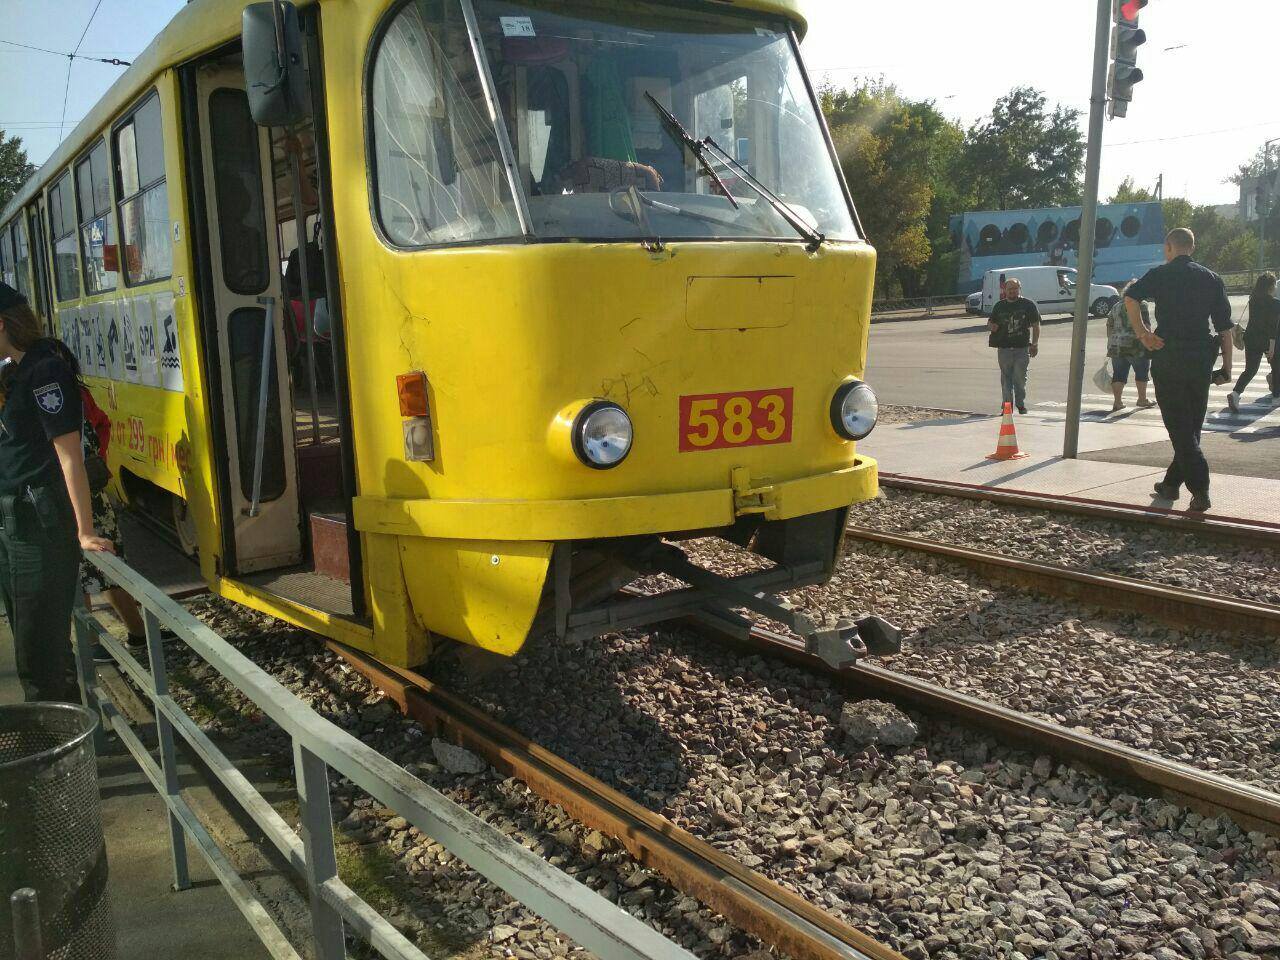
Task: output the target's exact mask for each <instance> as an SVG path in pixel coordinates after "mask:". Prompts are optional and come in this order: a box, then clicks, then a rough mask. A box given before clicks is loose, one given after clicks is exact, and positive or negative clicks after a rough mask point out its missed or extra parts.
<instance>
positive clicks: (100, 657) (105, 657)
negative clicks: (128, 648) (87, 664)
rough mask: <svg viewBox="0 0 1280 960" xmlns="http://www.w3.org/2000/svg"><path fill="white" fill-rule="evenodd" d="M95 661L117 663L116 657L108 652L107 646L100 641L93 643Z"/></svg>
mask: <svg viewBox="0 0 1280 960" xmlns="http://www.w3.org/2000/svg"><path fill="white" fill-rule="evenodd" d="M93 662H94V663H115V658H114V657H113V656H111V654H109V653H107V648H106V647H104V646H103V645H102V644H100V643H95V644H94V645H93Z"/></svg>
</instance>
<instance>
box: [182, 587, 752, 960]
mask: <svg viewBox="0 0 1280 960" xmlns="http://www.w3.org/2000/svg"><path fill="white" fill-rule="evenodd" d="M187 606H188V608H189V609H190V610H191V612H192V613H194V614H195V615H196V616H198V617H200V618H201V619H202V620H204V621H205V622H207V623H208V624H209V625H210V626H212V627H213V628H214V629H216V630H217V631H218V632H219V633H220V634H221V635H222V636H223V637H224V638H226V639H227V640H228V641H229V642H231V643H232V644H233V645H234V646H236V647H237V648H238V649H239V650H240V652H242V653H243V654H245V655H246V656H248V657H249V658H250V659H252V660H253V661H254V662H255V663H257V664H258V665H259V666H261V667H262V668H263V669H265V670H266V671H267V672H268V673H270V674H271V675H272V676H274V677H275V679H277V680H278V681H280V682H281V683H282V684H284V685H285V686H286V687H287V688H288V689H289V690H290V691H291V692H293V693H294V694H295V695H296V696H298V697H299V698H300V699H302V700H303V701H304V702H306V703H308V704H309V705H310V706H311V707H312V709H314V710H316V711H317V712H318V713H320V714H321V715H322V716H324V717H325V718H326V719H328V720H330V721H332V722H334V723H335V724H337V725H338V726H340V727H342V728H344V729H346V730H347V731H348V732H349V733H351V734H353V735H355V736H357V737H359V738H360V739H361V740H363V741H364V742H366V743H368V744H370V745H371V746H373V747H374V748H375V749H377V750H379V751H380V752H382V753H384V754H386V755H387V756H388V757H390V758H391V759H393V760H395V761H396V762H398V763H400V764H401V765H403V766H404V767H405V768H406V769H408V770H409V772H411V773H413V774H414V775H415V776H417V777H419V778H420V779H422V780H423V781H424V782H425V783H427V784H428V785H429V786H431V787H434V788H435V789H437V790H439V791H441V792H442V793H443V794H444V795H445V796H446V797H448V798H449V799H451V800H453V801H454V802H456V803H458V804H460V805H461V806H463V807H464V808H466V809H467V810H469V811H470V812H472V813H474V814H476V815H477V816H479V817H480V818H481V819H483V820H485V821H487V822H488V823H490V824H492V825H493V826H496V827H497V828H498V829H500V830H501V831H502V832H503V833H505V834H507V835H509V836H511V837H512V838H513V839H515V840H516V841H517V842H519V843H521V844H523V845H524V846H526V847H528V848H529V849H531V850H533V851H534V852H535V853H537V854H538V855H540V856H542V857H543V858H544V859H546V860H547V861H548V862H549V863H551V864H552V865H554V866H557V867H559V868H561V869H562V870H564V871H565V872H566V873H568V874H569V875H571V876H573V877H575V878H576V879H577V880H579V881H580V882H582V883H584V884H585V885H587V886H588V887H590V888H591V889H593V890H595V891H596V892H598V893H600V894H601V895H602V896H604V897H605V898H606V899H609V900H611V901H613V902H615V903H618V904H620V905H621V906H622V907H623V908H624V909H625V910H627V911H628V912H630V913H631V914H632V915H633V916H636V917H639V918H641V919H643V920H645V921H646V922H648V923H649V925H650V926H652V927H654V928H655V929H658V930H660V931H661V932H662V933H663V934H665V935H666V936H668V937H669V938H671V939H672V940H674V941H676V942H677V943H680V944H681V945H683V946H685V947H686V948H688V949H689V950H690V951H691V952H693V953H694V954H695V955H696V956H698V957H708V958H712V957H754V958H755V960H768V958H769V957H770V956H772V954H768V953H760V952H759V951H761V944H760V942H759V940H757V939H756V938H755V937H752V936H750V935H748V934H746V933H744V932H743V931H741V930H739V929H737V928H736V927H734V926H732V925H731V924H729V923H728V922H727V921H726V920H725V919H724V918H723V917H721V916H719V915H717V914H715V913H713V912H712V911H710V910H708V909H707V908H706V907H704V906H702V904H700V903H699V902H698V901H696V900H693V899H690V898H688V897H685V896H684V895H683V894H681V893H680V892H679V891H678V890H676V889H675V888H673V887H672V886H671V885H670V884H668V883H667V882H666V881H664V880H663V879H662V878H660V877H658V876H657V875H656V874H654V873H653V872H652V871H650V870H648V869H647V868H645V867H642V866H641V865H640V864H638V863H637V862H636V861H635V860H634V859H633V858H632V857H631V856H630V855H629V854H627V853H626V851H625V850H623V849H622V848H621V847H619V846H618V845H617V844H615V843H614V842H613V841H612V840H610V839H609V838H607V837H605V836H604V835H603V834H601V833H599V832H598V831H595V830H588V829H586V828H584V827H583V826H582V825H580V824H578V823H576V822H574V821H573V820H571V819H570V818H569V817H568V816H567V815H566V814H565V813H564V811H563V810H561V809H560V808H559V807H556V806H554V805H553V804H549V803H546V802H544V801H542V800H541V799H539V798H538V797H537V796H535V795H534V794H533V793H532V792H531V791H530V790H529V789H528V788H527V787H526V786H525V785H524V784H523V783H522V782H520V781H519V780H516V779H514V778H511V777H506V776H503V775H501V774H499V773H498V772H497V771H495V770H493V769H492V768H490V767H489V765H488V764H487V763H486V762H485V761H484V760H483V759H481V758H479V757H477V756H476V755H475V754H473V753H470V752H469V751H466V750H463V749H461V748H458V747H456V746H453V745H452V744H449V743H446V742H444V741H440V740H433V738H432V737H430V736H429V735H426V734H425V733H424V731H423V730H422V728H421V727H420V726H419V725H418V724H417V723H415V722H412V721H409V720H407V719H405V718H404V717H403V716H401V714H400V713H399V712H398V710H397V709H396V707H395V705H394V704H393V703H392V702H391V701H389V700H387V699H385V698H384V697H383V696H382V694H381V693H380V692H379V691H377V690H376V689H374V688H373V686H372V685H371V684H369V683H368V681H366V680H365V679H364V678H363V677H362V676H360V675H359V674H358V673H356V672H355V671H354V670H352V669H351V668H349V667H348V666H347V665H346V664H345V663H343V662H342V661H341V659H340V658H339V657H337V656H336V655H335V654H333V653H331V652H329V651H328V650H326V649H324V648H323V647H322V646H321V641H320V639H319V638H317V637H315V636H313V635H310V634H307V633H305V632H304V631H301V630H297V629H295V628H292V627H290V626H288V625H287V624H283V623H280V622H279V621H276V620H273V619H272V618H270V617H267V616H264V615H262V614H258V613H256V612H254V611H250V610H247V609H245V608H242V607H237V606H234V605H232V604H229V603H226V602H224V601H220V600H214V599H209V598H201V599H197V600H194V601H192V602H190V603H189V604H188V605H187ZM167 649H168V651H169V652H168V654H167V657H168V662H169V668H170V673H171V685H172V691H173V695H174V697H175V699H176V700H177V701H178V703H179V704H180V705H182V706H183V708H184V709H186V710H187V711H188V712H189V713H190V714H191V715H192V716H193V717H194V718H195V719H196V720H197V722H198V724H199V726H200V727H201V728H202V729H203V730H204V731H205V732H206V733H208V734H209V735H210V736H211V737H213V738H214V739H215V741H216V742H218V743H219V744H221V745H222V746H223V747H224V749H226V750H227V751H228V753H229V755H231V756H233V757H235V756H243V757H249V758H255V759H257V758H266V760H267V762H268V763H269V764H271V765H272V766H273V767H274V769H275V770H276V771H277V772H278V774H279V776H280V777H281V779H283V780H285V781H289V782H292V774H291V773H290V770H291V764H292V754H291V746H290V741H289V738H288V737H287V735H285V734H284V733H283V732H282V731H280V730H279V729H278V728H276V727H275V726H274V724H272V723H270V722H263V717H262V716H261V714H260V713H258V711H256V710H255V709H254V708H253V706H252V705H251V704H249V703H248V701H246V700H245V699H244V698H243V697H242V696H241V695H240V694H239V693H238V692H237V691H235V690H234V688H232V687H231V686H230V685H229V684H227V683H226V682H225V681H223V680H222V679H221V677H220V676H219V675H218V674H217V672H216V671H215V670H214V669H213V668H212V667H211V666H209V665H207V664H205V663H204V662H203V661H201V660H200V659H199V658H198V657H197V656H196V655H195V654H194V653H192V652H191V651H190V650H189V649H187V648H186V647H184V646H182V645H180V644H176V643H173V644H170V645H169V646H168V648H167ZM332 794H333V810H334V820H335V824H336V829H337V833H338V838H339V851H340V854H339V861H340V867H341V866H342V864H343V862H344V851H345V862H346V864H348V865H349V867H350V869H346V870H344V869H340V873H342V874H343V876H344V879H348V880H349V882H350V876H349V875H350V873H351V871H352V870H354V873H355V875H356V876H357V877H358V878H364V883H365V887H370V886H371V889H365V888H363V887H360V886H359V885H358V886H357V892H360V893H362V894H364V895H365V896H366V897H368V898H369V899H370V900H371V902H373V903H374V904H375V905H376V906H378V907H379V908H381V909H382V912H383V913H384V914H385V915H387V916H389V918H390V919H391V920H392V922H393V923H395V925H396V926H397V927H398V928H399V929H400V930H401V931H402V932H403V933H405V934H406V935H407V936H408V937H409V939H411V940H415V941H416V942H417V943H418V944H419V946H420V947H421V948H422V949H424V950H425V951H426V952H427V953H428V955H430V956H439V957H442V958H443V957H453V958H468V960H472V958H482V957H516V958H522V960H549V958H555V957H564V956H569V957H582V958H589V957H591V956H593V954H591V953H589V952H588V951H586V950H584V949H583V948H582V947H580V946H578V945H577V944H575V943H573V942H572V941H571V940H569V939H568V938H567V937H566V936H565V935H564V934H561V933H559V932H558V931H557V930H556V929H555V928H554V927H552V926H550V925H549V924H547V923H546V922H545V921H543V920H542V919H541V918H540V917H538V916H537V915H535V914H533V913H532V912H530V911H529V910H527V909H526V908H525V907H524V906H523V905H521V904H520V903H518V902H516V901H514V900H513V899H512V898H511V897H510V896H508V895H507V894H506V893H505V892H504V891H503V890H501V889H500V888H498V887H496V886H494V885H493V884H492V883H490V882H488V881H487V880H485V879H484V878H483V877H482V876H481V875H480V874H478V873H476V872H475V871H474V870H472V869H471V868H469V867H468V866H466V865H465V864H464V863H462V862H461V861H460V860H458V859H457V858H455V857H453V856H452V855H451V854H449V853H448V851H446V850H445V849H444V848H443V847H442V846H441V845H439V844H437V843H435V842H433V841H431V840H430V838H428V837H425V836H423V835H422V834H421V833H419V831H418V830H417V829H415V828H413V827H412V826H410V825H409V824H408V822H407V821H405V820H404V818H403V817H397V816H395V815H394V814H393V813H392V812H391V811H390V810H388V809H386V808H384V807H382V806H381V805H380V804H378V803H377V802H375V801H374V800H373V799H372V798H371V797H369V796H368V795H367V794H365V793H364V792H363V791H361V790H359V789H358V788H356V787H354V786H353V785H352V784H351V783H350V782H348V781H346V780H345V779H344V778H340V777H337V775H334V780H333V784H332ZM353 956H357V957H363V956H366V954H364V953H359V952H358V953H355V954H353ZM367 956H375V954H373V953H369V954H367ZM602 960H607V958H602Z"/></svg>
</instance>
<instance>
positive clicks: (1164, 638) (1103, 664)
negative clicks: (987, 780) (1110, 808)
mask: <svg viewBox="0 0 1280 960" xmlns="http://www.w3.org/2000/svg"><path fill="white" fill-rule="evenodd" d="M688 547H689V548H690V551H691V553H692V554H693V555H694V556H695V557H697V558H698V560H699V562H701V563H702V564H703V565H705V566H708V567H711V568H713V569H718V570H724V571H740V570H743V569H747V568H749V567H753V566H758V565H759V559H758V558H756V557H754V556H752V555H750V554H747V553H745V552H744V551H740V550H738V549H737V548H736V547H732V546H730V545H727V544H725V543H723V541H719V540H714V539H705V540H699V541H696V542H694V543H692V544H689V545H688ZM786 597H787V598H788V599H789V600H791V601H792V602H793V603H795V604H796V605H797V606H798V607H799V608H800V609H802V610H804V611H805V612H807V613H809V614H810V615H811V616H812V617H813V618H814V619H815V620H818V621H820V622H826V623H834V622H835V621H836V620H837V619H840V618H848V619H854V620H856V619H857V618H858V617H860V616H862V615H863V614H865V613H877V614H879V615H881V616H883V617H885V618H886V619H888V620H890V621H891V622H894V623H896V624H898V625H899V626H901V627H902V628H903V630H904V633H905V638H904V643H903V652H902V654H900V655H898V656H895V657H889V658H886V659H884V660H881V661H878V662H880V663H883V664H884V665H885V666H887V667H889V668H890V669H894V670H900V671H902V672H904V673H909V674H911V675H913V676H917V677H920V678H922V679H925V680H929V681H931V682H934V683H937V684H940V685H942V686H945V687H948V688H950V689H953V690H957V691H960V692H963V693H969V694H972V695H974V696H977V697H980V698H983V699H986V700H990V701H992V702H994V703H999V704H1002V705H1004V706H1007V707H1010V708H1012V709H1015V710H1019V711H1021V712H1025V713H1029V714H1032V715H1034V716H1038V717H1042V718H1044V719H1048V720H1053V721H1055V722H1057V723H1061V724H1064V725H1066V726H1069V727H1082V728H1085V729H1087V730H1089V731H1090V732H1092V733H1095V734H1097V735H1098V736H1102V737H1106V738H1108V739H1111V740H1116V741H1118V742H1120V743H1124V744H1127V745H1129V746H1132V747H1136V748H1138V749H1140V750H1152V751H1155V752H1157V753H1159V754H1161V755H1163V756H1167V757H1169V758H1171V759H1174V760H1180V761H1182V762H1184V763H1190V764H1192V765H1193V766H1197V767H1200V768H1202V769H1205V770H1211V771H1213V772H1215V773H1220V774H1223V775H1224V776H1230V777H1234V778H1236V779H1239V780H1243V781H1246V782H1249V783H1254V784H1257V785H1258V786H1262V787H1265V788H1267V789H1272V790H1280V653H1278V652H1277V644H1276V642H1275V641H1274V640H1273V639H1270V638H1266V639H1260V638H1252V637H1246V636H1241V635H1239V634H1221V633H1215V632H1213V631H1210V630H1198V629H1197V630H1178V629H1175V628H1172V627H1168V626H1166V625H1164V624H1162V623H1159V622H1156V621H1153V620H1150V619H1147V618H1143V617H1141V616H1139V615H1129V614H1108V613H1106V612H1103V611H1097V610H1092V609H1090V608H1087V607H1085V608H1083V609H1082V607H1081V605H1080V604H1077V603H1074V602H1072V601H1065V600H1064V601H1060V600H1054V599H1050V598H1044V597H1039V596H1036V595H1033V594H1030V593H1027V592H1024V591H1021V590H1018V589H1016V588H1013V587H1007V586H1005V585H1003V584H995V583H990V582H987V581H985V580H984V579H983V578H982V577H981V575H980V574H978V573H975V572H974V571H972V570H970V569H968V568H967V567H965V566H963V565H962V564H959V563H955V562H952V561H949V560H946V559H942V558H938V557H932V556H929V555H926V554H920V553H914V552H912V551H909V550H899V549H897V548H894V547H888V546H883V545H880V544H873V543H867V542H862V541H857V540H850V541H848V542H847V544H846V551H845V554H844V556H843V557H842V558H841V560H840V562H839V563H838V564H837V567H836V571H835V575H834V576H833V578H832V580H831V581H830V582H829V583H827V584H825V585H821V586H813V587H805V588H802V589H800V590H796V591H792V592H791V593H788V594H786ZM771 626H776V625H772V624H771Z"/></svg>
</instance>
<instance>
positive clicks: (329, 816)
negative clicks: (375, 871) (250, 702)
mask: <svg viewBox="0 0 1280 960" xmlns="http://www.w3.org/2000/svg"><path fill="white" fill-rule="evenodd" d="M293 768H294V776H295V778H296V779H297V782H298V803H299V805H300V807H301V810H300V811H299V812H300V817H299V820H300V821H301V822H300V824H299V825H300V827H301V833H302V847H303V852H304V853H305V855H306V873H307V877H306V879H307V889H308V892H309V893H310V895H311V932H312V935H313V936H314V937H315V956H316V960H345V958H346V956H347V949H346V938H345V936H344V935H343V932H342V914H340V913H339V912H338V911H337V910H336V909H334V907H333V905H332V904H330V903H329V902H328V901H327V900H326V899H325V897H324V894H323V893H322V892H321V888H322V887H323V886H324V885H325V883H326V882H328V881H329V880H332V879H334V878H336V877H337V876H338V858H337V853H336V851H335V850H334V847H333V808H332V806H331V805H330V801H329V768H328V767H327V766H326V764H325V762H324V761H323V760H321V759H320V758H319V757H317V756H316V755H315V754H314V753H312V752H311V751H310V750H308V749H307V748H306V747H305V746H303V745H302V743H301V742H299V741H298V740H296V739H295V740H294V741H293Z"/></svg>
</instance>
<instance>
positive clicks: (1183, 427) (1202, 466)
mask: <svg viewBox="0 0 1280 960" xmlns="http://www.w3.org/2000/svg"><path fill="white" fill-rule="evenodd" d="M1216 357H1217V348H1216V345H1215V344H1213V343H1209V344H1206V345H1205V346H1204V347H1200V346H1199V345H1195V346H1191V345H1187V346H1183V345H1181V344H1175V343H1167V344H1166V345H1165V346H1164V348H1163V349H1160V350H1157V351H1156V352H1155V354H1154V355H1153V356H1152V359H1151V375H1152V377H1153V378H1154V379H1155V382H1156V394H1157V395H1158V396H1159V399H1160V416H1161V417H1162V418H1163V419H1164V428H1165V430H1167V431H1168V433H1169V442H1170V443H1172V444H1173V462H1172V463H1171V464H1169V469H1168V470H1166V471H1165V475H1164V482H1165V484H1167V485H1168V486H1171V487H1173V488H1174V489H1175V490H1177V489H1181V488H1182V485H1183V484H1184V483H1185V484H1186V485H1187V489H1188V490H1190V491H1191V492H1192V493H1193V494H1200V495H1202V496H1208V495H1209V463H1208V461H1207V460H1205V458H1204V452H1203V451H1202V450H1201V449H1200V431H1201V430H1202V429H1203V428H1204V416H1205V414H1206V413H1207V412H1208V410H1209V385H1210V381H1211V379H1212V377H1213V363H1214V359H1215V358H1216Z"/></svg>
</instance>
